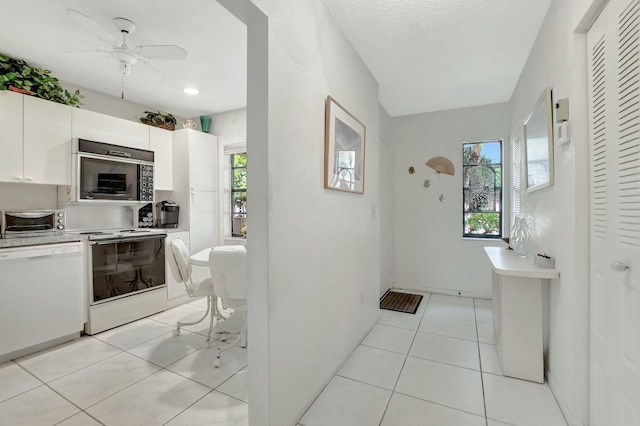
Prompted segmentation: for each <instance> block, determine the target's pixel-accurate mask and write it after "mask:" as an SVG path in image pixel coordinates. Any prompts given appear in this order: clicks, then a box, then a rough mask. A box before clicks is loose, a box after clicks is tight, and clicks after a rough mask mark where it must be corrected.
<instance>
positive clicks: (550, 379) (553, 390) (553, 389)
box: [547, 370, 585, 426]
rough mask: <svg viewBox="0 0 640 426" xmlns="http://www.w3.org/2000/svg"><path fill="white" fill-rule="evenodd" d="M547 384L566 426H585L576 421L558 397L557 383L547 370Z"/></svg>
mask: <svg viewBox="0 0 640 426" xmlns="http://www.w3.org/2000/svg"><path fill="white" fill-rule="evenodd" d="M547 382H548V383H549V388H550V389H551V393H552V394H553V397H554V398H555V400H556V402H557V403H558V406H559V407H560V411H561V412H562V415H563V416H564V419H565V420H566V421H567V425H568V426H585V424H584V423H582V422H579V421H577V420H576V419H575V418H574V417H573V415H572V414H571V410H569V407H568V406H567V404H565V402H564V401H563V400H562V398H560V397H559V395H558V393H557V392H556V389H557V386H558V382H557V381H556V379H555V377H554V376H553V374H551V372H550V371H549V370H547Z"/></svg>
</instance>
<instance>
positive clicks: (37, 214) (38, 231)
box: [0, 210, 66, 238]
mask: <svg viewBox="0 0 640 426" xmlns="http://www.w3.org/2000/svg"><path fill="white" fill-rule="evenodd" d="M0 214H1V217H0V237H1V238H25V237H45V236H52V235H61V234H63V233H64V230H65V226H66V223H65V222H66V221H65V214H64V210H22V211H5V210H0Z"/></svg>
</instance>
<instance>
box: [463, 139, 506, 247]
mask: <svg viewBox="0 0 640 426" xmlns="http://www.w3.org/2000/svg"><path fill="white" fill-rule="evenodd" d="M486 143H498V144H499V146H500V162H499V163H489V164H487V165H491V166H500V186H494V192H495V191H496V190H499V191H500V197H499V199H497V202H498V203H499V204H500V210H498V211H487V212H480V213H490V214H497V215H498V233H497V234H470V233H467V232H466V231H465V228H466V218H465V216H466V215H467V214H473V213H478V212H472V211H468V210H466V208H465V201H466V198H465V191H466V190H468V189H469V187H466V186H465V170H466V168H467V167H469V166H474V167H477V166H481V165H483V164H475V165H474V164H467V163H465V160H464V147H465V145H475V144H486ZM461 157H462V238H463V239H482V240H499V239H501V238H502V237H503V235H504V229H503V227H504V172H505V168H504V167H505V164H504V140H503V139H488V140H483V141H474V142H463V143H462V155H461Z"/></svg>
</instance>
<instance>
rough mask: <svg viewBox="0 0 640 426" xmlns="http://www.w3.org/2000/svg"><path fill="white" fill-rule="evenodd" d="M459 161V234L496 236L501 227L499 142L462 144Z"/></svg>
mask: <svg viewBox="0 0 640 426" xmlns="http://www.w3.org/2000/svg"><path fill="white" fill-rule="evenodd" d="M462 161H463V166H462V169H463V171H462V174H463V177H462V179H463V217H464V224H463V225H464V227H463V236H465V237H482V238H499V237H500V236H501V229H502V147H501V142H500V141H487V142H474V143H465V144H464V145H463V148H462Z"/></svg>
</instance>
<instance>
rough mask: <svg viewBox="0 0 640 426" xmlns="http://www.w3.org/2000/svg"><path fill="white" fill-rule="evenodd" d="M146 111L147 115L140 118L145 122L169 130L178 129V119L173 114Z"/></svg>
mask: <svg viewBox="0 0 640 426" xmlns="http://www.w3.org/2000/svg"><path fill="white" fill-rule="evenodd" d="M144 113H145V114H147V115H146V116H145V117H142V118H140V121H142V122H143V123H144V124H148V125H150V126H155V127H160V128H161V129H167V130H175V129H176V123H177V120H176V118H175V117H174V116H173V115H172V114H163V113H161V112H160V111H155V112H154V111H145V112H144Z"/></svg>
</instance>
